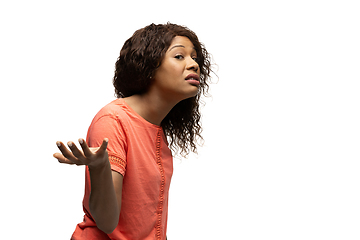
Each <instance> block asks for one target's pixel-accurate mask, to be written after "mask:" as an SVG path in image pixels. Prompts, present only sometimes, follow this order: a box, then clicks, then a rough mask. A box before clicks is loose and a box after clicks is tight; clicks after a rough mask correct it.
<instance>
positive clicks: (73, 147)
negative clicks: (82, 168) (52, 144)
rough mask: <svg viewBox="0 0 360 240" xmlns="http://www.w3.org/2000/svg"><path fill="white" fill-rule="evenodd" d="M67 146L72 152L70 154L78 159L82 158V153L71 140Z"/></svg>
mask: <svg viewBox="0 0 360 240" xmlns="http://www.w3.org/2000/svg"><path fill="white" fill-rule="evenodd" d="M68 146H69V148H70V150H71V152H72V154H73V155H74V156H75V157H76V158H77V159H78V160H79V161H82V160H84V158H85V156H84V154H83V153H82V152H81V151H80V150H79V149H78V148H77V146H76V145H75V144H74V143H73V142H68Z"/></svg>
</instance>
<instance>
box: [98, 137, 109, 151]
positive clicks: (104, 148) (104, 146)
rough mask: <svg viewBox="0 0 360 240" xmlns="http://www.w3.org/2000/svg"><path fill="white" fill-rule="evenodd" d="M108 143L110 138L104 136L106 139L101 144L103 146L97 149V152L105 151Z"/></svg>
mask: <svg viewBox="0 0 360 240" xmlns="http://www.w3.org/2000/svg"><path fill="white" fill-rule="evenodd" d="M108 143H109V139H107V138H104V140H103V142H102V144H101V146H100V148H99V150H97V152H96V153H98V152H99V153H101V152H105V151H106V148H107V145H108Z"/></svg>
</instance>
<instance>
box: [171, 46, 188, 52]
mask: <svg viewBox="0 0 360 240" xmlns="http://www.w3.org/2000/svg"><path fill="white" fill-rule="evenodd" d="M176 47H182V48H185V46H184V45H175V46H172V47H171V48H170V49H169V51H171V50H172V49H173V48H176Z"/></svg>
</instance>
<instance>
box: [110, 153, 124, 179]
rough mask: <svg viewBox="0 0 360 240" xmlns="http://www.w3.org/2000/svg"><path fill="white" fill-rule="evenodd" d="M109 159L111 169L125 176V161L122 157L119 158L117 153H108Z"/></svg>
mask: <svg viewBox="0 0 360 240" xmlns="http://www.w3.org/2000/svg"><path fill="white" fill-rule="evenodd" d="M109 161H110V165H111V170H113V171H115V172H118V173H120V174H121V175H123V176H125V172H126V161H125V160H124V159H123V158H121V157H120V156H119V155H117V154H110V153H109Z"/></svg>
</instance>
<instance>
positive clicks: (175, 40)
mask: <svg viewBox="0 0 360 240" xmlns="http://www.w3.org/2000/svg"><path fill="white" fill-rule="evenodd" d="M210 72H211V63H210V58H209V54H208V52H207V51H206V49H205V48H204V46H203V45H202V44H201V43H200V42H199V40H198V38H197V36H196V35H195V33H194V32H192V31H191V30H189V29H188V28H186V27H183V26H179V25H175V24H170V23H168V24H164V25H162V24H160V25H155V24H151V25H149V26H147V27H145V28H142V29H140V30H138V31H136V32H135V33H134V35H133V36H132V37H131V38H130V39H128V40H127V41H126V42H125V44H124V46H123V48H122V49H121V51H120V56H119V58H118V60H117V62H116V70H115V76H114V79H113V84H114V87H115V93H116V95H117V97H118V99H116V100H114V101H113V102H111V103H109V104H108V105H106V106H105V107H104V108H102V109H101V110H100V111H99V113H98V114H97V115H96V116H95V118H94V119H93V121H92V123H91V125H90V127H89V130H88V134H87V139H86V141H84V140H83V139H79V143H80V146H81V148H82V149H81V150H80V149H78V148H77V147H76V145H75V144H74V143H73V142H68V144H67V145H68V147H69V148H67V147H66V146H65V145H64V144H63V143H62V142H57V143H56V144H57V146H58V147H59V149H60V151H61V153H55V154H54V157H55V158H57V159H58V161H59V162H60V163H66V164H76V165H86V173H85V175H86V179H85V196H84V200H83V208H84V213H85V216H84V220H83V222H82V223H79V224H78V225H77V226H76V229H75V232H74V233H73V235H72V239H75V240H77V239H86V240H90V239H97V240H100V239H122V240H124V239H131V240H135V239H141V240H144V239H166V227H167V225H166V224H167V212H168V192H169V186H170V180H171V176H172V172H173V165H172V154H171V151H170V149H172V150H173V151H176V152H177V151H179V152H180V154H182V155H187V154H188V153H189V152H190V151H193V152H196V144H197V140H198V139H199V138H200V139H201V135H200V133H201V125H200V113H199V101H200V96H201V95H202V94H206V93H207V91H208V87H209V86H208V81H209V75H210ZM167 139H168V140H169V142H170V144H168V142H167ZM168 145H169V147H170V148H169V147H168Z"/></svg>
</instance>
